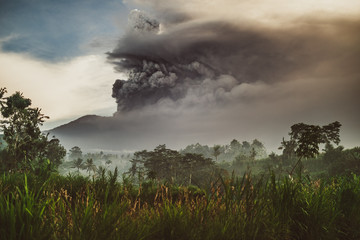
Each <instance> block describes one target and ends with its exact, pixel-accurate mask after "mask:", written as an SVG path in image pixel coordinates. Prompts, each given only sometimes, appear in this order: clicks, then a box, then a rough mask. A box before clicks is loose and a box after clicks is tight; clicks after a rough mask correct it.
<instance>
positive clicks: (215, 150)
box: [213, 145, 221, 162]
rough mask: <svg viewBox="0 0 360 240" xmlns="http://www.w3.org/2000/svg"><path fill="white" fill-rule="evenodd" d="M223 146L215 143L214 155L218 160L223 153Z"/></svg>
mask: <svg viewBox="0 0 360 240" xmlns="http://www.w3.org/2000/svg"><path fill="white" fill-rule="evenodd" d="M220 148H221V146H220V145H214V147H213V156H214V157H215V160H216V162H217V160H218V156H219V155H220V154H221V149H220Z"/></svg>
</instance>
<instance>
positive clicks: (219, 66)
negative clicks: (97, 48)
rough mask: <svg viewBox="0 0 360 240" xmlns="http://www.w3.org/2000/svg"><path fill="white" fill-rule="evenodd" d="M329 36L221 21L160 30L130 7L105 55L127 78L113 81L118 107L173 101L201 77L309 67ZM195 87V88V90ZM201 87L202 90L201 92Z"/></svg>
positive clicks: (255, 77) (248, 78)
mask: <svg viewBox="0 0 360 240" xmlns="http://www.w3.org/2000/svg"><path fill="white" fill-rule="evenodd" d="M332 45H333V42H332V41H329V40H328V39H327V37H326V36H325V35H324V34H323V33H321V31H318V29H312V28H309V29H306V28H304V27H301V28H300V29H296V28H294V29H291V30H289V29H288V30H286V31H280V30H266V29H263V28H256V27H252V28H246V27H239V26H235V25H231V24H229V23H225V22H218V21H217V22H201V23H188V22H185V23H182V24H178V25H175V26H174V25H173V26H172V28H170V29H165V30H164V31H162V30H161V24H159V23H158V22H157V21H156V20H154V19H152V18H150V17H148V16H147V15H146V14H144V13H143V12H141V11H138V10H135V11H132V13H131V14H130V17H129V30H128V32H127V34H126V35H125V36H124V37H123V38H122V39H121V40H120V41H119V43H118V46H117V47H116V48H115V49H114V50H113V51H112V52H111V53H108V59H109V61H111V62H112V63H113V64H115V66H116V70H117V71H119V72H126V73H128V75H129V77H128V79H127V80H116V82H115V83H114V85H113V93H112V96H113V97H114V98H115V99H116V102H117V103H118V112H121V111H130V110H133V109H137V108H141V107H143V106H147V105H153V104H155V103H157V102H158V101H159V100H161V99H171V100H172V101H178V100H179V99H183V98H184V97H185V96H186V95H187V94H188V92H189V91H190V90H192V89H200V90H201V88H204V83H205V85H206V86H208V84H207V82H206V81H209V80H214V81H216V79H219V78H220V77H221V76H224V75H230V76H232V77H233V78H234V79H235V83H233V84H232V85H231V87H230V88H229V89H225V90H224V86H223V85H221V84H213V87H210V88H207V89H206V91H209V93H213V94H215V92H219V91H217V90H218V88H221V91H225V92H230V91H231V90H232V88H234V87H236V86H238V85H241V84H243V83H255V82H264V83H269V84H270V83H274V82H278V81H284V79H287V78H288V75H289V74H292V75H296V73H297V72H300V71H306V70H307V69H308V68H312V67H313V66H314V64H315V63H317V62H321V61H324V59H327V58H329V57H331V56H329V54H328V53H327V52H328V49H331V46H332ZM200 90H199V91H200ZM202 92H204V91H202Z"/></svg>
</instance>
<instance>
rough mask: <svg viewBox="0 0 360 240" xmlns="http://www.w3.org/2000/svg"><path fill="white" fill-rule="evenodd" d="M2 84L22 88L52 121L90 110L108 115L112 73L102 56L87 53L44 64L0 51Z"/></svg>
mask: <svg viewBox="0 0 360 240" xmlns="http://www.w3.org/2000/svg"><path fill="white" fill-rule="evenodd" d="M0 65H1V66H2V70H1V71H0V79H1V86H2V87H6V88H7V89H8V92H9V93H14V92H15V91H21V92H23V93H24V95H25V96H26V97H29V98H30V99H32V101H33V106H35V107H39V108H42V110H43V111H42V112H43V113H44V114H46V115H48V116H50V121H49V124H47V126H51V125H52V124H51V122H52V121H54V120H55V121H58V120H61V119H71V118H74V117H78V116H81V115H85V114H89V113H97V114H106V115H109V114H110V115H111V114H112V113H113V112H114V111H115V107H114V101H113V99H112V98H111V96H110V95H111V81H109V79H113V78H115V77H117V76H118V75H119V74H115V73H114V71H113V69H112V67H111V66H110V65H108V64H106V63H105V57H104V56H98V55H87V56H81V57H77V58H74V59H72V60H70V61H67V62H61V63H56V64H55V63H46V62H43V61H40V60H36V59H34V58H32V57H31V56H29V55H24V54H15V53H4V52H1V51H0Z"/></svg>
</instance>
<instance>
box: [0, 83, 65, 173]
mask: <svg viewBox="0 0 360 240" xmlns="http://www.w3.org/2000/svg"><path fill="white" fill-rule="evenodd" d="M6 92H7V91H6V89H5V88H1V89H0V108H1V109H0V110H1V111H0V112H1V115H2V117H3V119H1V120H0V127H1V129H2V131H3V133H4V140H5V142H6V143H7V146H6V148H5V150H4V151H6V154H3V155H5V158H4V159H2V163H3V168H5V169H18V168H25V169H29V168H33V166H34V164H36V163H39V162H40V163H41V162H43V161H44V160H45V159H49V158H50V159H49V160H50V162H51V163H55V164H59V162H61V159H62V158H63V157H64V156H65V155H64V149H63V148H62V147H61V145H60V144H59V141H57V140H50V141H49V140H48V139H47V135H44V134H43V133H42V132H41V130H40V126H41V125H42V124H43V122H44V121H45V119H48V118H49V117H48V116H45V115H44V114H42V113H41V110H40V109H39V108H32V107H30V106H31V100H30V99H28V98H25V97H24V96H23V94H22V93H20V92H16V93H14V94H13V95H11V96H9V97H4V95H5V93H6ZM53 160H54V162H53Z"/></svg>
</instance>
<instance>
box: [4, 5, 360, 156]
mask: <svg viewBox="0 0 360 240" xmlns="http://www.w3.org/2000/svg"><path fill="white" fill-rule="evenodd" d="M0 47H1V48H0V66H1V70H0V85H1V86H3V87H7V89H8V92H9V93H13V92H15V91H21V92H23V93H24V95H25V96H26V97H29V98H31V99H32V101H33V105H34V106H36V107H40V108H42V110H43V113H45V114H46V115H48V116H50V120H49V121H48V122H47V123H46V124H45V126H44V128H47V129H49V128H52V127H55V126H58V125H60V124H64V123H66V122H69V121H71V120H74V119H76V118H79V117H81V116H83V115H87V114H97V115H102V116H113V115H114V116H115V117H114V118H116V119H118V122H117V124H119V126H120V125H121V127H122V128H126V129H127V130H126V132H127V135H126V139H128V140H129V141H132V142H140V143H141V144H143V143H144V141H154V139H152V138H154V137H153V136H154V135H156V138H157V139H159V140H157V141H159V142H155V143H154V144H155V145H156V144H161V143H164V142H165V143H168V145H170V147H174V148H181V147H184V146H185V145H187V144H190V143H196V142H200V143H203V144H209V145H212V144H218V143H220V144H224V143H229V142H230V141H231V140H232V139H234V138H236V139H238V140H240V141H243V140H248V141H249V140H252V139H254V138H257V139H259V140H261V141H263V142H264V143H265V147H267V148H268V149H270V150H275V149H276V148H277V147H278V146H279V145H280V142H281V140H282V137H285V138H286V136H287V134H288V132H289V129H290V126H291V125H293V124H295V123H299V122H304V123H308V124H316V125H325V124H328V123H330V122H334V121H340V123H341V124H342V128H341V132H340V137H341V139H342V142H341V144H342V145H345V146H346V147H354V146H360V134H359V133H360V124H359V122H360V112H359V111H358V105H359V100H358V99H359V97H358V94H359V91H360V70H359V66H360V2H359V1H357V0H343V1H333V0H319V1H316V2H315V1H310V0H304V1H288V0H269V1H264V0H246V1H245V0H244V1H239V0H208V1H203V0H188V1H180V0H173V1H165V0H150V1H149V0H147V1H145V0H126V1H115V0H107V1H96V0H79V1H68V0H62V1H46V0H27V1H26V0H0ZM146 136H147V137H146ZM149 136H150V137H149ZM151 136H152V137H151ZM119 138H121V136H120V137H119ZM122 138H123V139H122V140H123V141H125V139H124V138H125V136H123V137H122ZM130 138H134V139H130ZM139 139H142V141H140V140H139ZM160 141H163V142H160ZM144 145H145V144H144ZM127 147H129V148H131V146H127ZM138 147H139V146H138Z"/></svg>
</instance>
